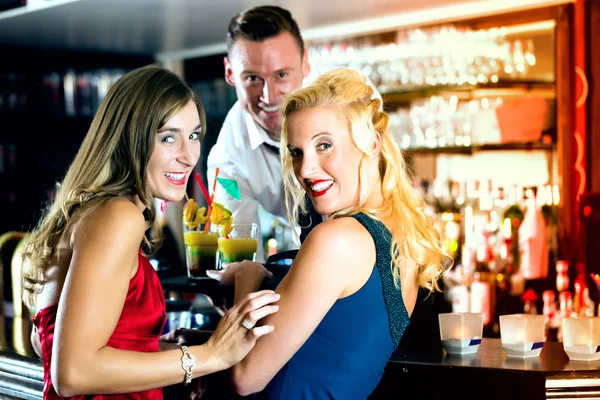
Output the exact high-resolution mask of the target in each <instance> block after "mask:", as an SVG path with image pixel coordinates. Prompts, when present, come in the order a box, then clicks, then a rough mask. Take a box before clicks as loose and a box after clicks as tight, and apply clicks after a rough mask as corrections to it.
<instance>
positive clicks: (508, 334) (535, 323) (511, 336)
mask: <svg viewBox="0 0 600 400" xmlns="http://www.w3.org/2000/svg"><path fill="white" fill-rule="evenodd" d="M545 338H546V335H545V325H544V316H543V315H536V314H510V315H501V316H500V340H501V341H502V348H503V349H504V351H505V352H506V355H507V356H509V357H520V358H528V357H538V356H539V355H540V353H541V352H542V347H544V340H545Z"/></svg>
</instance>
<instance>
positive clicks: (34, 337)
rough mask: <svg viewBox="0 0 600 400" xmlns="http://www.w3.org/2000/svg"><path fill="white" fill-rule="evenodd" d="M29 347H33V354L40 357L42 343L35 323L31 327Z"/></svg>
mask: <svg viewBox="0 0 600 400" xmlns="http://www.w3.org/2000/svg"><path fill="white" fill-rule="evenodd" d="M31 347H33V351H35V354H37V355H38V357H40V358H42V345H41V343H40V337H39V335H38V331H37V327H36V326H35V325H33V328H32V329H31Z"/></svg>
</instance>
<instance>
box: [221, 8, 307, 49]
mask: <svg viewBox="0 0 600 400" xmlns="http://www.w3.org/2000/svg"><path fill="white" fill-rule="evenodd" d="M281 32H289V33H290V34H291V35H292V36H293V37H294V39H296V43H298V47H299V48H300V54H304V41H303V40H302V35H301V34H300V28H298V24H297V23H296V21H294V19H293V18H292V14H291V13H290V12H289V11H288V10H285V9H283V8H281V7H277V6H260V7H254V8H249V9H247V10H245V11H242V12H241V13H239V14H238V15H236V16H235V17H233V18H232V19H231V22H230V23H229V28H228V29H227V54H229V52H230V51H231V48H232V47H233V44H234V43H235V42H236V40H238V39H247V40H252V41H254V42H262V41H263V40H265V39H268V38H270V37H273V36H276V35H278V34H280V33H281Z"/></svg>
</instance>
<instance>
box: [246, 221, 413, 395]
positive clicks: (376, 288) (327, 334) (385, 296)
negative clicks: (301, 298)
mask: <svg viewBox="0 0 600 400" xmlns="http://www.w3.org/2000/svg"><path fill="white" fill-rule="evenodd" d="M353 217H354V218H356V219H357V220H358V221H359V222H360V223H361V224H362V225H363V226H364V227H365V228H366V229H367V230H368V231H369V233H370V234H371V236H372V237H373V240H374V242H375V247H376V254H377V259H376V264H375V266H374V267H373V272H372V273H371V276H370V277H369V280H368V281H367V282H366V283H365V284H364V285H363V287H362V288H360V289H359V290H358V291H357V292H356V293H354V294H352V295H350V296H348V297H345V298H343V299H338V300H337V301H336V302H335V303H334V305H333V306H332V307H331V309H330V310H329V311H328V312H327V314H326V315H325V317H324V318H323V320H322V321H321V323H320V324H319V325H318V326H317V328H316V329H315V331H314V332H313V334H312V335H311V336H310V337H309V338H308V340H307V341H306V342H305V343H304V344H303V345H302V347H300V349H299V350H298V351H297V352H296V354H294V356H293V357H292V358H291V359H290V361H289V362H288V363H287V364H286V365H285V366H284V367H283V368H282V369H281V370H280V371H279V372H278V373H277V375H275V377H274V378H273V379H272V380H271V382H270V383H269V384H268V385H267V387H266V388H265V390H264V391H263V392H262V393H260V394H259V395H258V396H257V397H258V398H261V399H287V400H289V399H303V400H309V399H343V400H349V399H366V398H367V397H368V396H369V395H370V394H371V392H373V390H374V389H375V387H376V386H377V384H378V383H379V381H380V380H381V377H382V375H383V371H384V368H385V366H386V363H387V361H388V360H389V358H390V356H391V354H392V352H393V351H394V350H395V349H396V348H397V346H398V343H399V341H400V338H401V337H402V334H403V333H404V330H405V329H406V327H407V325H408V324H409V316H408V313H407V311H406V307H405V305H404V302H403V300H402V293H401V291H400V289H397V288H396V287H395V286H394V283H393V278H392V273H391V268H390V266H391V257H390V246H391V234H390V232H389V230H388V229H387V228H386V227H385V225H384V224H383V223H381V222H379V221H377V220H375V219H373V218H370V217H368V216H366V215H365V214H357V215H354V216H353Z"/></svg>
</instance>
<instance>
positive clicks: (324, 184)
mask: <svg viewBox="0 0 600 400" xmlns="http://www.w3.org/2000/svg"><path fill="white" fill-rule="evenodd" d="M331 185H333V181H327V182H319V183H317V184H316V185H310V190H312V191H313V192H322V191H323V190H325V189H328V188H329V187H330V186H331Z"/></svg>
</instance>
